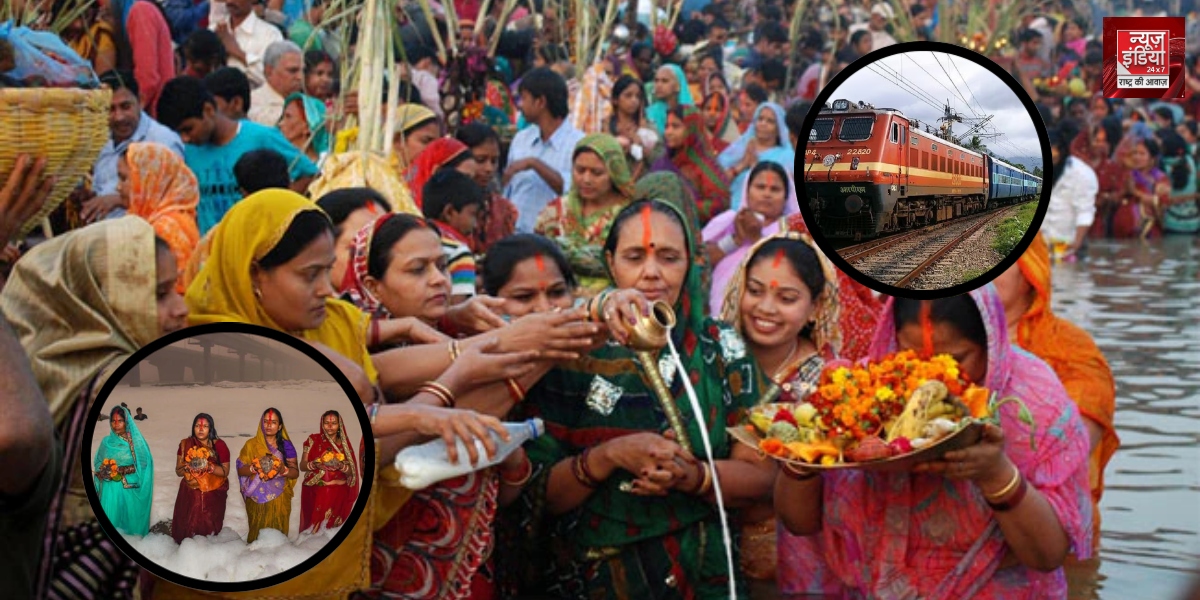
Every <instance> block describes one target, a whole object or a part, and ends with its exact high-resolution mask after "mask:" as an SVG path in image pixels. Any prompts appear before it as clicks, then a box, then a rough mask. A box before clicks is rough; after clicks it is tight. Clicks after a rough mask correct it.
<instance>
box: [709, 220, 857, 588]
mask: <svg viewBox="0 0 1200 600" xmlns="http://www.w3.org/2000/svg"><path fill="white" fill-rule="evenodd" d="M724 305H725V309H724V311H723V312H722V313H721V320H722V321H724V322H725V323H728V324H729V325H730V326H732V327H733V328H735V329H736V330H737V331H738V333H740V334H741V335H742V339H744V340H745V341H746V348H747V349H748V350H749V351H750V354H751V355H753V356H754V359H755V360H756V361H757V362H758V367H759V373H760V375H761V377H762V378H763V383H762V384H760V386H759V388H760V389H761V390H763V394H762V396H761V398H760V399H759V402H758V403H759V404H766V403H771V402H788V403H798V402H803V401H805V400H806V399H807V398H808V396H809V394H811V393H812V392H814V391H816V389H817V383H818V381H819V379H820V375H821V370H822V369H823V368H824V367H825V364H826V361H829V360H833V359H835V358H838V351H839V349H840V348H841V330H840V329H839V327H838V316H839V315H838V313H839V310H838V290H837V275H836V273H835V271H834V268H833V265H831V264H829V261H828V260H827V259H826V258H825V257H824V255H822V254H821V251H820V250H819V249H817V247H816V245H815V244H814V243H813V241H812V239H811V238H809V237H808V236H807V235H805V234H800V233H795V232H787V233H781V234H780V235H776V236H772V237H764V238H763V239H762V240H760V241H758V242H757V243H755V244H754V246H753V247H752V248H751V249H750V251H749V252H748V253H747V255H746V257H745V258H744V259H743V260H742V262H741V264H740V265H739V267H738V271H737V272H736V273H735V274H734V277H733V279H732V280H731V281H730V285H729V292H728V296H727V299H726V300H725V302H724ZM741 522H742V538H741V539H742V541H741V551H742V570H743V572H744V573H745V574H746V577H747V578H748V579H749V580H750V582H751V597H752V598H755V597H763V598H773V597H776V596H775V594H777V593H778V590H777V589H776V585H777V584H776V580H777V579H778V580H780V581H784V580H787V579H790V578H794V577H795V576H796V575H802V574H799V573H794V572H793V569H792V563H791V562H790V561H787V560H779V561H778V564H777V556H786V555H788V554H790V553H794V552H796V551H797V549H796V546H799V547H800V549H803V548H804V547H805V546H808V545H809V542H808V540H807V539H806V538H800V537H794V536H791V535H788V534H787V533H786V532H780V533H779V534H777V533H776V530H777V526H776V525H777V524H776V519H775V512H774V510H773V509H772V507H771V503H770V502H769V501H768V502H764V503H762V504H758V505H754V506H752V507H749V508H747V509H746V510H744V511H742V515H741ZM777 537H778V542H777ZM777 570H778V573H777Z"/></svg>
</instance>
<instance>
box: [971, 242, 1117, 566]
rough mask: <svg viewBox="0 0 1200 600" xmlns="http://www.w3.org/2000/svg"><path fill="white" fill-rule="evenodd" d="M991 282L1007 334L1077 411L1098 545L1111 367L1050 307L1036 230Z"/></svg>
mask: <svg viewBox="0 0 1200 600" xmlns="http://www.w3.org/2000/svg"><path fill="white" fill-rule="evenodd" d="M995 284H996V290H997V291H998V292H999V293H1000V299H1001V301H1002V302H1003V303H1004V316H1005V321H1006V322H1007V323H1008V336H1009V339H1010V340H1012V342H1013V343H1014V344H1016V345H1018V346H1020V347H1021V348H1023V349H1025V350H1027V351H1029V352H1030V353H1032V354H1033V355H1034V356H1036V357H1038V358H1040V359H1042V360H1044V361H1046V364H1048V365H1050V368H1051V369H1054V372H1055V374H1057V375H1058V379H1059V381H1061V382H1062V385H1063V387H1064V388H1066V391H1067V395H1068V396H1070V398H1071V400H1074V401H1075V404H1076V405H1077V406H1078V407H1079V413H1080V415H1081V416H1082V417H1083V424H1084V427H1086V428H1087V432H1088V439H1089V441H1090V448H1091V452H1090V454H1089V455H1088V482H1089V488H1090V490H1091V494H1092V514H1093V517H1092V549H1093V550H1094V551H1095V550H1099V548H1100V498H1101V496H1103V494H1104V469H1105V467H1106V466H1108V461H1109V460H1110V459H1111V458H1112V456H1113V454H1114V453H1115V452H1116V451H1117V448H1119V447H1120V445H1121V440H1120V439H1119V438H1118V437H1117V430H1116V428H1115V427H1114V426H1113V417H1114V413H1115V412H1116V393H1117V390H1116V384H1115V382H1114V381H1113V375H1112V370H1111V369H1109V367H1108V361H1106V360H1104V355H1103V354H1101V353H1100V349H1099V348H1097V347H1096V342H1094V341H1093V340H1092V336H1090V335H1088V333H1087V332H1086V331H1084V330H1083V329H1080V328H1079V327H1077V326H1076V325H1074V324H1073V323H1071V322H1070V321H1067V320H1066V319H1063V318H1062V317H1059V316H1058V315H1056V314H1054V311H1053V310H1051V304H1050V291H1051V289H1052V288H1051V285H1050V249H1049V247H1048V246H1047V245H1046V242H1045V241H1044V240H1042V238H1041V237H1040V236H1039V237H1036V238H1034V240H1033V242H1032V243H1030V244H1029V248H1028V249H1026V250H1025V253H1024V254H1022V255H1021V258H1020V259H1018V260H1017V264H1015V265H1013V266H1011V267H1009V268H1008V270H1007V271H1005V272H1004V273H1002V274H1000V276H999V277H997V278H996V280H995Z"/></svg>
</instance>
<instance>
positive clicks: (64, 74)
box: [0, 23, 112, 236]
mask: <svg viewBox="0 0 1200 600" xmlns="http://www.w3.org/2000/svg"><path fill="white" fill-rule="evenodd" d="M47 36H49V37H47ZM0 77H2V78H3V81H2V82H0V181H7V180H8V177H9V175H11V174H12V171H13V168H14V166H15V164H16V161H17V158H18V157H19V156H21V155H22V154H27V155H30V156H32V157H37V158H44V159H45V160H46V168H45V172H44V175H43V176H44V177H54V178H56V180H57V184H56V185H55V186H54V190H53V192H52V193H51V195H50V198H49V199H48V200H47V202H46V204H45V205H44V206H43V207H42V208H41V210H40V211H38V213H37V214H36V215H34V216H33V217H31V218H30V219H29V220H28V221H26V222H25V224H24V225H23V226H22V228H21V230H20V232H19V235H22V236H23V235H26V234H28V233H29V232H30V231H31V230H32V229H34V228H35V227H37V226H38V225H39V224H41V223H42V222H43V220H44V219H45V218H46V217H47V216H48V215H49V214H50V213H51V212H53V211H54V210H55V209H56V208H57V207H58V206H59V205H60V204H62V202H63V201H64V200H66V198H67V196H69V195H70V193H71V192H72V191H73V189H74V188H75V185H76V184H77V183H79V182H81V181H82V180H83V178H84V176H86V175H87V174H88V173H89V172H90V171H91V169H92V165H93V164H94V163H95V162H96V157H97V156H98V155H99V153H100V148H101V147H103V146H104V144H105V142H107V141H108V109H109V103H110V100H111V98H112V93H111V92H110V91H109V90H107V89H101V88H99V81H98V80H97V79H96V75H95V73H93V72H92V71H91V67H90V65H88V64H87V63H86V62H85V61H83V60H82V59H80V58H79V56H78V55H76V54H75V53H74V52H72V51H71V50H70V48H67V47H66V46H65V45H63V44H62V43H61V40H59V39H58V37H57V36H55V35H54V34H52V33H49V32H43V31H32V30H29V29H28V28H25V27H13V26H12V24H11V23H4V24H3V25H0Z"/></svg>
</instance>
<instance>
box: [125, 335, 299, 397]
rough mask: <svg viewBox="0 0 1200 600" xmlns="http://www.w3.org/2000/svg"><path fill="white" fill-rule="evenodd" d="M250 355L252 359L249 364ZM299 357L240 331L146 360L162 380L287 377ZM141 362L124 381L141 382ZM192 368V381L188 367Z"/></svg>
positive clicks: (161, 351) (207, 381) (135, 384)
mask: <svg viewBox="0 0 1200 600" xmlns="http://www.w3.org/2000/svg"><path fill="white" fill-rule="evenodd" d="M247 358H250V359H252V360H251V361H249V362H250V364H249V365H247V364H246V363H247V360H246V359H247ZM295 361H296V358H295V356H294V354H293V355H291V356H289V355H288V354H285V353H284V352H282V351H280V350H279V349H277V348H274V347H271V346H268V345H267V344H264V343H262V342H261V341H259V340H257V339H256V338H255V337H254V336H250V335H246V334H241V333H211V334H207V335H201V336H196V337H193V338H191V339H189V340H187V341H186V343H180V344H172V345H170V346H167V347H165V348H162V349H159V350H158V351H156V352H155V353H154V354H151V355H150V357H149V358H147V359H146V360H144V361H143V362H146V363H149V364H151V365H153V366H154V367H156V368H157V369H158V382H159V383H168V384H169V383H203V384H205V385H207V384H211V383H213V382H214V381H238V382H243V381H269V380H280V379H287V378H288V376H289V372H290V371H291V370H292V369H291V368H290V365H294V363H295ZM141 368H142V364H141V363H139V364H138V365H137V366H135V367H134V368H132V369H130V371H129V373H127V374H126V375H125V378H124V379H122V381H121V383H122V384H126V385H130V386H133V387H140V386H141V384H142V374H141ZM189 369H190V370H191V377H190V381H189V380H188V379H189V378H188V377H187V371H188V370H189Z"/></svg>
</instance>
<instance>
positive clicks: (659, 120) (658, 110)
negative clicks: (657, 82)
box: [646, 65, 696, 135]
mask: <svg viewBox="0 0 1200 600" xmlns="http://www.w3.org/2000/svg"><path fill="white" fill-rule="evenodd" d="M663 66H664V67H666V68H668V69H670V70H671V72H672V73H674V74H675V81H676V82H677V83H678V84H679V95H677V96H676V102H677V103H678V104H679V105H680V106H692V105H693V104H695V103H696V101H695V100H693V99H692V90H691V89H690V88H688V82H687V75H686V74H684V72H683V69H681V68H679V65H663ZM667 110H668V108H667V103H666V102H663V101H662V100H655V101H654V103H653V104H651V105H650V106H649V107H647V108H646V117H647V118H649V119H650V122H652V123H654V127H655V129H656V130H657V131H658V135H662V134H663V131H666V129H667Z"/></svg>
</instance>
